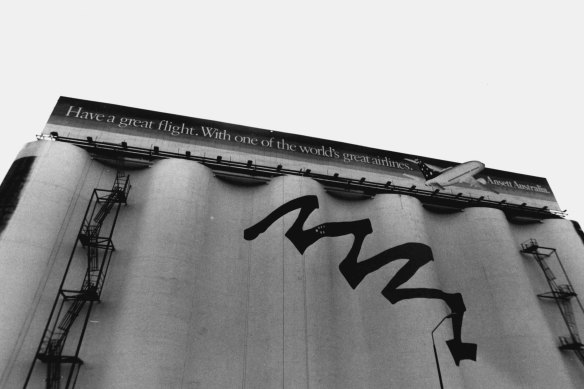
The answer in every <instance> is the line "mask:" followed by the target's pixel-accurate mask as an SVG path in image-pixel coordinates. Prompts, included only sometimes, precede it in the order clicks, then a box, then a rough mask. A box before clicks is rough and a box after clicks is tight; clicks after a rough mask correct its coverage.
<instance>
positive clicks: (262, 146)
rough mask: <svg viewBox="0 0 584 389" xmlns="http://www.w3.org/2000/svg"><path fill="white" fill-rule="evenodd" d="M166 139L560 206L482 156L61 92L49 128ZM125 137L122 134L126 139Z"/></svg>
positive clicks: (547, 192)
mask: <svg viewBox="0 0 584 389" xmlns="http://www.w3.org/2000/svg"><path fill="white" fill-rule="evenodd" d="M53 126H57V127H65V128H67V129H68V130H70V129H75V128H77V129H87V130H97V131H102V132H106V133H112V134H120V135H131V136H137V137H145V138H153V139H159V140H160V139H164V140H167V141H169V142H174V143H180V144H183V145H193V146H200V147H212V148H216V149H222V150H226V151H228V150H237V151H242V150H243V151H245V152H247V153H249V154H259V155H262V156H268V157H270V156H271V157H273V158H276V159H277V158H280V159H290V160H296V161H305V162H306V163H308V164H312V165H316V166H319V165H321V166H322V165H326V166H337V167H342V168H349V169H353V170H359V171H369V172H373V173H376V174H380V175H384V176H387V179H388V180H398V181H399V182H400V184H402V185H418V186H419V187H426V188H427V189H428V190H436V189H438V190H443V191H451V192H452V193H463V194H468V195H475V196H477V197H478V196H480V195H484V196H488V197H489V198H490V199H496V200H503V199H505V200H507V199H508V197H509V196H512V198H513V199H514V200H515V201H517V202H523V201H526V202H528V203H530V204H531V203H534V202H535V203H534V204H535V205H542V204H543V205H545V206H547V207H548V208H550V209H554V210H559V209H560V208H559V206H558V205H557V202H556V199H555V197H554V194H553V192H552V190H551V188H550V186H549V184H548V182H547V180H546V179H545V178H541V177H535V176H529V175H524V174H518V173H511V172H506V171H501V170H495V169H489V168H486V167H485V165H484V164H483V163H482V162H480V161H469V162H465V163H458V162H452V161H444V160H438V159H433V158H429V157H421V156H415V155H410V154H404V153H399V152H394V151H387V150H380V149H375V148H369V147H363V146H358V145H352V144H347V143H343V142H336V141H331V140H326V139H320V138H314V137H308V136H301V135H295V134H290V133H286V132H278V131H272V130H264V129H259V128H253V127H246V126H242V125H237V124H229V123H223V122H218V121H213V120H205V119H199V118H192V117H186V116H180V115H173V114H167V113H161V112H154V111H148V110H143V109H136V108H129V107H124V106H119V105H112V104H105V103H99V102H92V101H86V100H79V99H73V98H68V97H61V98H60V99H59V101H58V102H57V105H56V106H55V109H54V110H53V113H52V114H51V116H50V118H49V120H48V125H47V128H46V129H45V133H48V132H50V131H51V130H52V129H53V128H54V127H53ZM120 139H123V136H122V137H120Z"/></svg>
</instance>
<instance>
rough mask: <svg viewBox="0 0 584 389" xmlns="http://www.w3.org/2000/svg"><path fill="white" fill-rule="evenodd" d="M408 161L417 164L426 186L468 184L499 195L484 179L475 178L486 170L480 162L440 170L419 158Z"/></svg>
mask: <svg viewBox="0 0 584 389" xmlns="http://www.w3.org/2000/svg"><path fill="white" fill-rule="evenodd" d="M405 160H406V161H408V162H412V163H415V164H416V165H417V166H418V168H419V169H420V171H421V172H422V174H423V175H424V178H425V179H426V182H425V184H426V185H428V186H432V187H436V188H440V189H446V187H447V186H451V185H456V184H462V183H464V184H468V185H470V186H471V187H474V188H476V187H480V188H482V189H485V190H489V191H491V192H495V193H497V194H498V193H499V192H497V191H496V190H494V189H492V188H490V187H488V186H487V182H486V181H485V179H484V178H479V179H476V178H474V176H475V175H476V174H478V173H480V172H481V171H482V170H483V169H484V168H485V164H484V163H482V162H479V161H468V162H464V163H461V164H459V165H456V166H450V167H447V168H439V167H436V166H432V165H429V164H427V163H425V162H423V161H422V160H420V159H419V158H416V159H409V158H405ZM404 175H405V176H407V177H410V178H415V179H419V178H418V177H415V176H411V175H408V174H404Z"/></svg>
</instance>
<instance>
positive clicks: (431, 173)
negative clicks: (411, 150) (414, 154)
mask: <svg viewBox="0 0 584 389" xmlns="http://www.w3.org/2000/svg"><path fill="white" fill-rule="evenodd" d="M406 161H408V162H413V163H415V164H416V165H418V168H419V169H420V171H421V172H422V174H423V175H424V178H425V179H426V181H428V180H431V179H432V178H434V177H436V176H438V175H440V172H439V171H437V170H434V169H432V168H431V167H429V166H428V165H426V164H425V163H424V162H422V161H421V160H420V159H419V158H416V159H407V158H406Z"/></svg>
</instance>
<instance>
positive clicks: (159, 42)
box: [0, 0, 584, 222]
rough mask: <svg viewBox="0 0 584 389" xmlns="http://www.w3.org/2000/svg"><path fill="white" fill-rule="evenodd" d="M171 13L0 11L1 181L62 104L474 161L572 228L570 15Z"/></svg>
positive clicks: (181, 9)
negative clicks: (549, 196) (535, 196)
mask: <svg viewBox="0 0 584 389" xmlns="http://www.w3.org/2000/svg"><path fill="white" fill-rule="evenodd" d="M174 3H175V2H172V1H166V2H164V3H162V2H157V4H160V5H157V6H155V7H154V6H152V5H149V4H147V3H146V2H130V1H125V2H121V1H118V2H113V1H101V2H92V3H91V5H88V4H86V3H82V2H79V1H76V2H75V1H67V2H63V1H50V2H48V1H42V2H41V1H38V2H36V4H35V2H32V3H31V2H19V3H16V2H12V3H10V5H8V6H7V5H3V6H1V7H2V9H1V10H0V12H1V14H2V21H1V23H0V33H1V36H2V38H1V40H0V48H1V51H0V53H1V54H0V55H1V57H2V60H1V62H0V64H1V68H2V71H1V72H0V74H1V75H0V77H2V82H1V84H0V98H1V100H2V101H1V104H0V107H1V109H2V111H1V116H0V117H1V120H2V126H1V127H0V128H1V134H2V135H3V137H2V141H1V142H0V151H1V152H0V175H2V176H4V174H5V173H6V171H7V169H8V167H9V166H10V164H11V162H12V160H13V159H14V157H15V156H16V154H17V153H18V151H19V150H20V148H21V147H22V145H24V143H26V142H29V141H34V140H35V135H36V134H39V133H40V132H41V131H42V129H43V127H44V124H45V123H46V121H47V119H48V117H49V115H50V113H51V111H52V109H53V107H54V105H55V103H56V102H57V99H58V97H59V96H61V95H63V96H69V97H76V98H80V99H87V100H95V101H101V102H107V103H113V104H120V105H126V106H130V107H136V108H143V109H150V110H155V111H162V112H168V113H174V114H180V115H185V116H192V117H199V118H205V119H212V120H218V121H223V122H228V123H236V124H242V125H247V126H252V127H260V128H265V129H272V130H277V131H285V132H291V133H297V134H303V135H310V136H315V137H320V138H326V139H331V140H337V141H343V142H348V143H354V144H360V145H364V146H369V147H376V148H381V149H386V150H391V151H398V152H403V153H409V154H414V155H420V156H426V157H432V158H438V159H444V160H449V161H454V162H465V161H468V160H480V161H482V162H484V163H485V164H486V165H487V167H490V168H495V169H501V170H507V171H512V172H516V173H522V174H529V175H534V176H540V177H546V178H547V179H548V181H549V183H550V185H551V187H552V189H553V190H554V193H555V195H556V198H557V200H558V202H559V204H560V206H561V207H562V209H567V210H568V217H569V218H571V219H575V220H578V221H580V222H584V205H583V204H582V203H583V201H582V200H581V197H582V191H583V190H584V184H583V183H582V178H581V176H579V175H578V174H579V173H578V171H579V170H578V169H579V168H580V164H581V153H582V140H581V137H582V135H581V134H582V129H583V127H584V42H583V40H584V23H583V20H584V5H583V4H584V3H582V2H581V1H573V2H566V1H548V2H541V1H510V0H506V1H493V0H491V1H488V2H487V1H483V2H475V1H468V0H466V1H399V2H398V1H359V2H351V5H349V3H348V2H343V1H334V2H333V1H330V2H329V1H327V2H318V1H309V2H306V1H294V2H290V4H288V5H283V3H282V2H277V1H265V2H258V1H217V0H216V1H209V2H208V4H206V5H203V3H201V2H196V1H195V2H188V3H191V4H190V5H188V6H184V5H182V6H177V5H173V4H174ZM177 3H178V2H177ZM186 3H187V2H184V4H186Z"/></svg>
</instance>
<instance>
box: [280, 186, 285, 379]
mask: <svg viewBox="0 0 584 389" xmlns="http://www.w3.org/2000/svg"><path fill="white" fill-rule="evenodd" d="M285 186H286V184H285V182H283V183H282V203H284V200H285V193H286V191H285ZM281 220H282V221H281V223H282V227H284V229H285V228H286V225H285V223H284V218H282V219H281ZM280 239H281V241H282V244H281V245H280V246H281V247H282V255H281V258H282V389H284V383H285V381H284V379H285V373H284V372H285V370H286V364H285V357H286V354H285V353H286V328H285V326H286V300H285V292H286V289H285V283H286V278H285V266H286V264H285V258H284V256H285V251H284V244H285V243H286V242H285V241H286V236H285V235H284V234H282V236H281V237H280Z"/></svg>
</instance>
